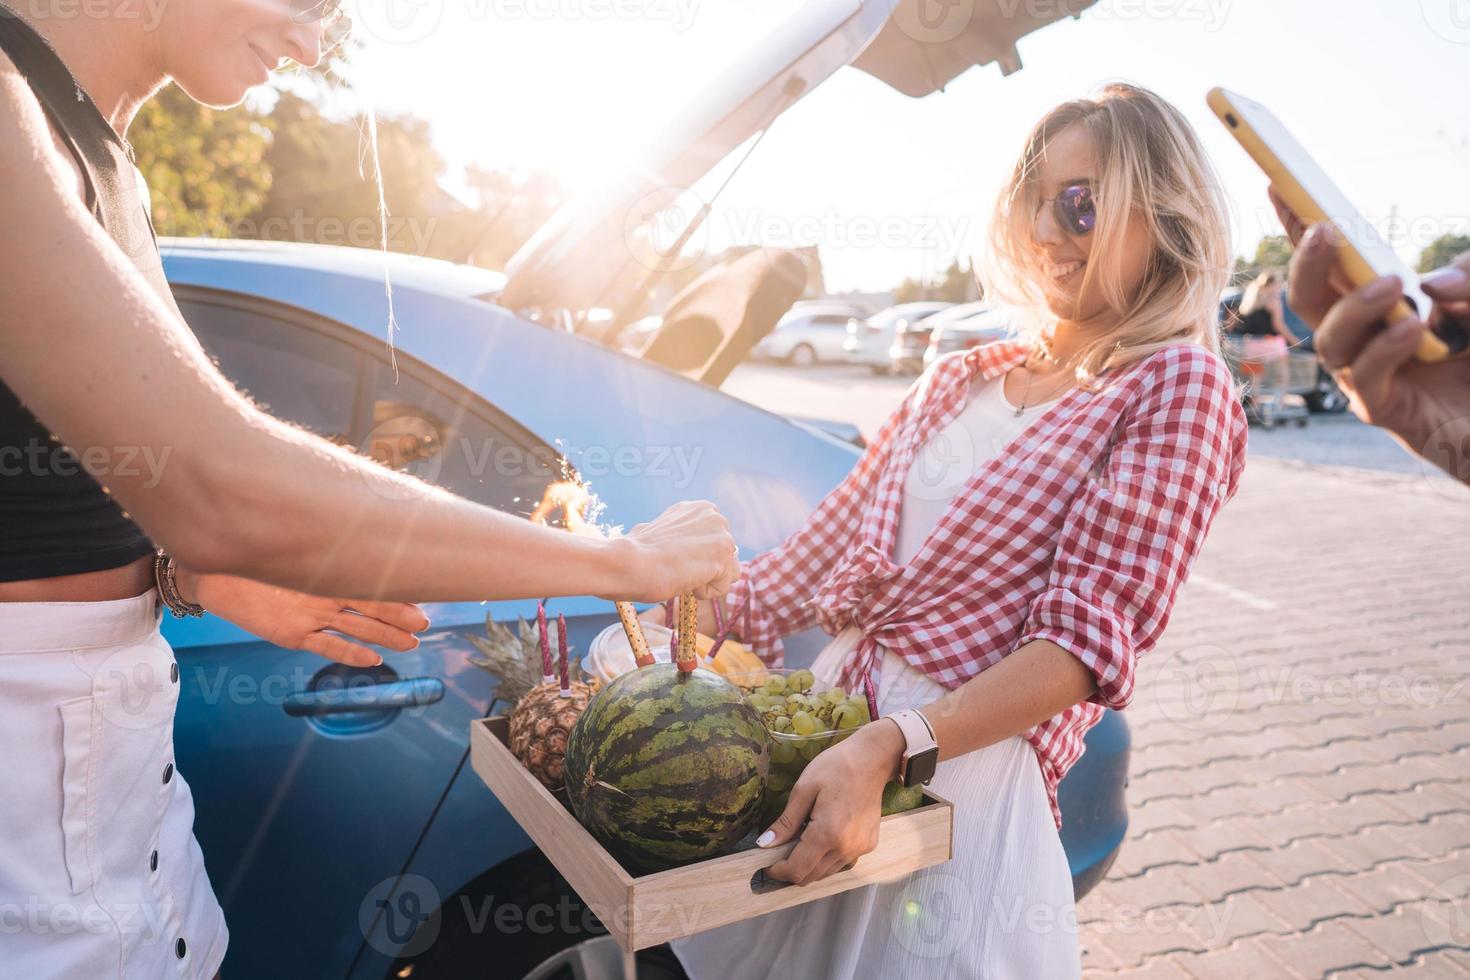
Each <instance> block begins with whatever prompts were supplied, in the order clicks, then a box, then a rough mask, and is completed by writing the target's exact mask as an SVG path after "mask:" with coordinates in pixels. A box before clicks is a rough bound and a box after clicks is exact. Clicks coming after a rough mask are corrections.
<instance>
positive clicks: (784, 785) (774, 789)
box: [766, 772, 796, 793]
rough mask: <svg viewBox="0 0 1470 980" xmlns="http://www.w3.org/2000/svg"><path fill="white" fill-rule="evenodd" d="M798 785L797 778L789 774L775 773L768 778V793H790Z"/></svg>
mask: <svg viewBox="0 0 1470 980" xmlns="http://www.w3.org/2000/svg"><path fill="white" fill-rule="evenodd" d="M795 785H796V778H795V777H794V776H792V775H791V774H790V773H787V772H773V773H771V774H770V775H769V776H767V777H766V792H768V793H789V792H791V787H793V786H795Z"/></svg>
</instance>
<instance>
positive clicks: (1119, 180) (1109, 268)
mask: <svg viewBox="0 0 1470 980" xmlns="http://www.w3.org/2000/svg"><path fill="white" fill-rule="evenodd" d="M1072 125H1080V126H1082V127H1083V128H1084V130H1085V131H1086V133H1087V135H1088V137H1089V138H1090V140H1091V143H1092V148H1093V154H1094V157H1095V159H1096V161H1097V164H1098V167H1099V173H1098V174H1097V176H1096V178H1095V179H1094V181H1093V189H1094V192H1095V195H1096V201H1097V226H1096V229H1095V230H1094V231H1093V232H1092V234H1093V235H1094V236H1095V237H1096V241H1095V242H1094V243H1093V246H1092V251H1091V258H1090V259H1089V261H1088V263H1087V265H1086V266H1085V267H1084V272H1083V275H1084V287H1085V286H1086V285H1088V284H1090V283H1091V282H1093V281H1096V282H1098V283H1099V284H1100V287H1101V291H1102V295H1103V297H1104V300H1105V302H1106V303H1107V305H1108V307H1109V309H1111V310H1112V311H1113V312H1115V313H1116V314H1117V315H1118V318H1119V322H1118V324H1117V326H1116V327H1114V328H1113V329H1111V330H1109V331H1108V332H1107V334H1106V335H1104V336H1102V337H1099V338H1098V339H1096V340H1095V341H1093V342H1091V343H1089V344H1088V345H1086V346H1085V347H1084V349H1083V350H1082V351H1081V352H1080V353H1079V357H1078V362H1077V365H1076V367H1077V376H1078V378H1079V380H1080V381H1083V382H1089V381H1091V380H1092V379H1095V378H1096V377H1097V376H1098V375H1099V374H1102V373H1103V372H1104V371H1108V370H1110V369H1113V368H1119V367H1122V366H1124V365H1127V364H1131V363H1133V362H1135V361H1137V360H1139V359H1141V358H1144V357H1147V356H1148V355H1149V354H1152V353H1153V352H1155V351H1158V350H1161V349H1163V348H1165V347H1169V346H1171V345H1174V344H1178V343H1180V342H1188V343H1195V344H1199V345H1200V346H1202V347H1205V348H1207V349H1209V350H1211V351H1214V352H1215V353H1216V354H1218V353H1219V352H1220V336H1219V327H1218V323H1217V315H1218V314H1217V311H1218V308H1219V302H1220V293H1221V292H1222V291H1223V290H1224V288H1225V285H1226V282H1227V281H1228V277H1229V274H1230V232H1229V225H1228V221H1227V218H1226V206H1225V200H1224V196H1223V195H1222V193H1221V191H1220V181H1219V179H1218V177H1217V176H1216V174H1215V170H1214V167H1213V166H1212V165H1211V163H1210V161H1209V158H1208V157H1206V155H1205V151H1204V148H1203V147H1202V146H1201V145H1200V142H1199V137H1198V136H1197V135H1196V134H1195V132H1194V129H1193V128H1192V127H1191V126H1190V125H1189V122H1188V121H1187V120H1186V119H1185V118H1184V116H1183V115H1182V114H1181V113H1180V112H1179V110H1178V109H1175V108H1174V107H1173V106H1171V105H1170V104H1169V103H1167V102H1165V101H1164V100H1163V99H1161V98H1159V96H1157V95H1155V94H1154V93H1153V92H1150V91H1149V90H1147V89H1144V88H1140V87H1138V86H1136V85H1128V84H1122V83H1117V84H1111V85H1106V86H1104V87H1102V88H1101V89H1099V90H1098V91H1097V92H1096V93H1095V94H1094V95H1093V96H1091V97H1090V98H1085V99H1076V100H1073V101H1071V102H1064V103H1063V104H1061V105H1059V106H1057V107H1056V108H1055V109H1052V110H1051V111H1050V112H1048V113H1047V114H1046V115H1045V116H1044V117H1042V119H1041V121H1040V122H1038V123H1037V124H1036V126H1035V128H1033V129H1032V131H1031V134H1030V135H1029V136H1028V137H1027V139H1026V144H1025V148H1024V149H1023V150H1022V152H1021V156H1020V159H1019V160H1017V162H1016V166H1015V169H1014V170H1013V171H1012V173H1011V176H1010V179H1009V180H1007V182H1006V185H1005V187H1003V188H1002V190H1001V193H1000V196H999V198H998V199H997V201H996V205H995V212H994V214H993V216H992V219H991V223H990V231H989V235H988V248H987V249H986V251H985V253H984V254H983V255H982V257H981V268H982V271H981V276H982V279H983V280H984V284H985V289H986V295H987V296H989V297H991V298H992V299H994V301H995V302H997V303H998V304H1000V305H1002V306H1006V307H1009V308H1010V309H1011V310H1012V311H1013V313H1014V315H1015V322H1016V327H1017V330H1018V332H1019V334H1020V337H1021V338H1022V339H1023V340H1024V341H1027V342H1029V343H1031V344H1032V346H1033V347H1034V348H1035V349H1036V350H1038V351H1040V352H1045V351H1046V349H1047V339H1048V338H1047V328H1048V326H1049V325H1050V321H1049V319H1048V317H1047V315H1046V313H1045V310H1046V304H1045V298H1044V296H1043V293H1042V291H1041V286H1040V281H1041V273H1040V269H1039V264H1040V262H1039V259H1040V255H1039V252H1038V250H1037V248H1036V246H1035V244H1034V241H1035V218H1036V214H1037V210H1038V208H1039V207H1040V204H1041V202H1040V190H1039V186H1038V183H1039V182H1038V177H1037V167H1038V164H1039V162H1040V161H1041V159H1042V157H1043V156H1044V155H1045V154H1046V150H1047V146H1048V144H1049V143H1050V142H1051V140H1052V138H1053V137H1055V136H1056V135H1057V134H1058V133H1060V132H1061V131H1062V130H1064V129H1066V128H1067V127H1069V126H1072ZM1130 215H1131V216H1133V217H1134V218H1135V219H1136V220H1140V221H1143V222H1144V223H1145V224H1146V225H1147V227H1148V232H1149V239H1150V241H1151V242H1152V243H1153V248H1152V252H1151V254H1150V256H1149V259H1148V263H1147V266H1146V269H1145V272H1144V276H1143V280H1142V282H1141V283H1140V284H1139V286H1138V288H1137V290H1136V291H1135V293H1134V295H1132V296H1129V295H1126V293H1125V289H1124V286H1123V283H1122V281H1121V280H1122V276H1121V273H1120V271H1119V253H1120V249H1121V239H1122V236H1123V230H1124V226H1125V224H1126V221H1127V218H1128V217H1129V216H1130Z"/></svg>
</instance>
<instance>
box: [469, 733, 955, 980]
mask: <svg viewBox="0 0 1470 980" xmlns="http://www.w3.org/2000/svg"><path fill="white" fill-rule="evenodd" d="M505 739H506V719H505V718H504V717H496V718H486V719H481V720H479V721H476V722H473V723H471V725H470V762H471V764H472V765H473V766H474V767H475V772H477V773H479V774H480V778H481V779H483V780H484V781H485V785H487V786H489V787H490V789H491V791H492V792H493V793H494V794H495V795H496V797H498V798H499V800H500V802H501V803H502V804H503V805H504V806H505V808H506V809H507V810H509V811H510V814H511V816H513V817H515V819H516V822H517V823H519V824H520V825H521V827H522V828H524V829H525V831H526V833H527V834H529V835H530V837H531V839H532V840H533V841H535V842H536V845H537V846H538V847H540V848H541V851H542V853H544V854H545V855H546V857H547V858H548V859H549V860H550V861H551V863H552V864H553V865H555V866H556V869H557V870H558V871H560V872H561V873H562V875H563V876H564V877H565V878H566V879H567V881H568V882H570V883H571V886H572V887H573V888H575V889H576V890H577V894H578V895H579V896H581V898H582V901H584V902H586V903H587V906H588V907H589V908H591V909H592V911H593V913H594V914H596V916H597V917H598V918H599V919H601V920H602V923H603V925H605V926H606V927H607V930H608V932H609V933H611V934H612V936H613V938H614V939H615V940H616V941H617V943H618V945H619V946H621V947H622V949H623V951H624V953H625V954H631V953H632V952H633V951H635V950H639V949H645V948H647V947H649V946H657V945H658V944H659V943H664V942H668V941H669V940H670V939H679V938H681V937H683V936H689V935H692V934H694V933H696V932H704V931H705V930H707V929H714V928H716V927H718V926H723V925H728V924H729V923H731V922H739V921H740V920H742V919H749V918H752V917H754V916H757V915H764V914H765V913H767V912H774V911H776V910H777V909H784V908H789V907H791V906H793V905H802V904H805V903H806V902H810V901H813V900H815V899H818V898H825V897H827V896H828V895H835V894H837V893H838V892H845V891H847V890H848V889H850V888H858V887H860V886H862V885H871V884H876V883H878V882H883V881H891V880H893V879H894V878H900V877H902V876H904V875H906V874H908V873H910V872H912V871H917V870H919V869H920V868H927V867H930V866H932V865H936V864H942V863H944V862H945V861H948V860H949V859H950V855H951V853H952V846H953V837H952V834H953V820H952V817H953V812H954V811H953V807H952V806H951V805H950V803H949V801H947V800H944V799H941V798H940V797H938V796H935V795H934V794H932V793H928V792H926V793H925V799H924V803H923V804H922V805H921V806H919V807H917V808H915V809H913V810H908V811H906V812H904V813H895V814H891V815H889V816H886V817H884V818H883V821H882V823H881V824H880V825H879V830H878V846H877V848H876V849H875V850H873V851H871V852H869V853H868V854H865V855H863V856H862V857H861V858H860V859H859V860H858V861H857V862H856V863H855V864H854V865H853V866H852V867H851V868H848V869H847V870H844V871H839V872H837V873H836V874H834V875H830V876H829V877H827V878H824V879H822V880H821V881H819V882H816V883H815V884H811V885H806V886H803V887H794V886H791V885H789V884H787V883H786V882H782V881H777V880H775V879H773V878H767V877H766V876H765V874H764V872H765V869H766V868H768V867H770V866H771V865H773V864H775V863H776V862H777V861H779V860H781V859H782V858H784V857H785V856H786V855H787V854H788V853H790V851H791V849H792V848H794V847H795V846H796V844H795V842H794V841H793V842H790V843H787V844H783V845H781V846H780V847H773V848H770V849H756V848H753V847H752V848H750V849H748V850H743V851H738V852H736V853H734V854H727V855H725V856H723V857H718V858H712V859H710V860H708V861H700V862H697V863H695V864H689V865H685V866H684V867H681V868H674V869H672V870H669V871H660V872H657V873H656V874H649V875H643V876H641V877H634V876H632V875H630V874H628V872H627V871H625V870H623V866H622V865H621V864H619V863H618V862H617V861H616V860H615V859H614V858H613V857H612V855H610V854H609V853H608V852H607V851H606V850H605V849H604V848H603V847H602V845H601V844H599V843H598V842H597V841H596V840H594V839H593V837H592V835H591V834H589V833H588V832H587V831H586V830H585V829H584V828H583V827H582V825H581V824H580V823H578V822H577V818H576V817H574V816H573V815H572V813H571V812H570V811H569V810H568V809H567V808H566V807H565V806H564V805H563V804H562V802H561V801H560V800H558V799H557V798H556V796H554V795H552V794H551V793H550V792H549V791H548V790H547V789H546V787H544V786H542V785H541V783H539V782H538V781H537V780H536V778H535V777H534V776H532V775H531V774H530V773H529V772H528V771H526V768H525V767H524V766H522V765H521V764H520V762H519V761H518V760H517V759H516V757H515V756H513V755H511V752H510V749H508V748H506V744H505ZM629 958H630V959H631V955H630V956H629Z"/></svg>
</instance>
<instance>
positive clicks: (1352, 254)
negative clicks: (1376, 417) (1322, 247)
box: [1207, 88, 1470, 362]
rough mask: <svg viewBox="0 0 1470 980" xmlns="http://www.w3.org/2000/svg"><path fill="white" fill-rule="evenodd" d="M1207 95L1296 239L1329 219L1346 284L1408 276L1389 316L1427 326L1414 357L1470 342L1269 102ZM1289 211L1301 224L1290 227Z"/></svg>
mask: <svg viewBox="0 0 1470 980" xmlns="http://www.w3.org/2000/svg"><path fill="white" fill-rule="evenodd" d="M1207 101H1208V102H1209V105H1210V108H1211V109H1212V110H1213V111H1214V113H1215V115H1216V116H1218V117H1219V119H1220V121H1221V122H1222V123H1224V124H1225V127H1226V128H1227V129H1228V130H1230V133H1231V135H1232V136H1234V137H1235V139H1236V141H1237V142H1239V143H1240V145H1241V146H1242V147H1243V148H1244V149H1245V151H1246V152H1247V153H1249V154H1250V156H1251V159H1253V160H1255V162H1256V164H1257V165H1258V166H1259V167H1260V168H1261V169H1262V170H1263V171H1264V172H1265V174H1266V176H1268V177H1269V178H1270V179H1271V188H1272V192H1273V195H1274V196H1275V197H1276V198H1278V199H1279V202H1280V203H1279V204H1278V207H1277V210H1278V213H1281V215H1282V221H1283V223H1284V224H1286V225H1287V230H1288V232H1294V234H1292V238H1293V241H1295V240H1297V239H1299V238H1300V237H1301V234H1302V233H1303V232H1304V231H1305V229H1306V226H1310V225H1313V224H1316V223H1317V222H1320V221H1329V222H1331V223H1332V224H1333V226H1334V227H1335V228H1336V229H1337V232H1338V234H1337V241H1336V250H1337V272H1338V273H1339V274H1340V275H1341V278H1342V281H1341V282H1340V283H1338V285H1339V287H1340V288H1341V289H1342V290H1343V291H1347V290H1350V289H1355V288H1358V287H1361V286H1365V285H1367V284H1368V283H1370V282H1372V281H1373V280H1375V279H1379V278H1381V277H1383V276H1396V277H1398V279H1399V281H1400V282H1401V283H1402V284H1403V291H1404V298H1403V299H1402V300H1400V301H1399V302H1398V303H1397V304H1395V306H1394V308H1393V309H1392V310H1391V311H1390V313H1389V315H1388V317H1387V318H1386V319H1387V320H1388V321H1389V322H1393V321H1396V320H1399V319H1403V318H1404V317H1409V316H1418V317H1419V318H1421V319H1423V320H1424V321H1425V322H1426V323H1428V324H1429V326H1430V329H1429V330H1427V331H1425V333H1424V334H1423V336H1422V337H1421V339H1420V341H1419V347H1418V349H1417V351H1416V352H1415V357H1417V358H1418V359H1419V360H1421V361H1425V362H1434V361H1440V360H1444V359H1445V358H1446V357H1448V356H1450V355H1451V354H1456V353H1459V352H1461V351H1463V350H1465V349H1466V348H1467V347H1470V331H1467V330H1466V329H1465V328H1464V324H1463V322H1460V321H1458V320H1457V319H1456V318H1454V317H1449V316H1435V317H1431V315H1430V307H1431V304H1430V298H1429V297H1428V296H1426V295H1425V294H1424V292H1423V290H1422V289H1421V288H1420V285H1419V279H1418V277H1417V276H1416V275H1415V274H1414V273H1413V272H1412V271H1410V270H1409V268H1408V267H1407V266H1406V265H1405V264H1404V263H1403V262H1402V261H1401V260H1400V259H1399V257H1398V255H1397V253H1395V252H1394V250H1393V248H1392V247H1390V246H1389V244H1388V242H1387V241H1385V240H1384V238H1383V237H1382V236H1381V235H1379V234H1378V232H1377V230H1376V229H1374V228H1373V226H1372V225H1371V224H1370V223H1369V222H1368V221H1367V219H1366V218H1364V217H1363V216H1362V214H1361V213H1360V212H1359V211H1358V210H1357V208H1355V207H1354V206H1353V204H1352V202H1351V201H1349V200H1348V198H1347V195H1345V194H1343V192H1342V191H1341V190H1339V189H1338V187H1337V185H1336V184H1334V183H1333V182H1332V180H1331V179H1330V178H1329V177H1328V176H1327V174H1326V172H1325V171H1324V170H1323V169H1322V168H1321V167H1320V166H1319V165H1318V164H1317V162H1316V161H1315V160H1313V159H1312V157H1311V155H1310V154H1308V153H1307V151H1306V150H1305V149H1304V148H1303V147H1302V146H1301V144H1300V143H1298V142H1297V141H1296V139H1295V138H1294V137H1293V136H1292V135H1291V133H1290V132H1289V131H1288V130H1287V129H1286V127H1285V126H1283V125H1282V124H1281V122H1280V121H1279V120H1277V118H1276V117H1275V116H1274V115H1272V114H1271V112H1270V110H1268V109H1267V108H1266V107H1265V106H1263V105H1261V104H1260V103H1258V102H1253V101H1251V100H1250V99H1247V98H1245V97H1244V96H1241V95H1237V94H1236V93H1234V92H1228V91H1226V90H1225V89H1222V88H1216V89H1212V90H1211V91H1210V93H1209V96H1208V98H1207ZM1289 217H1294V218H1295V219H1296V220H1297V222H1299V224H1300V226H1299V227H1296V228H1293V226H1292V224H1291V223H1290V222H1289V221H1288V218H1289Z"/></svg>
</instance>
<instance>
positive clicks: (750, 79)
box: [500, 0, 1095, 310]
mask: <svg viewBox="0 0 1470 980" xmlns="http://www.w3.org/2000/svg"><path fill="white" fill-rule="evenodd" d="M1094 2H1095V0H1052V2H1050V3H1045V4H1039V5H1038V4H1025V3H1021V2H1020V0H949V2H939V0H808V2H806V3H803V4H801V5H800V6H798V7H797V8H796V9H795V10H794V11H793V12H792V13H791V15H790V16H789V17H788V18H787V19H786V20H785V21H784V22H783V23H782V24H781V25H780V26H779V27H778V28H776V29H775V30H774V31H772V32H771V34H770V35H768V36H766V37H764V38H762V39H761V41H760V43H759V44H757V45H756V46H755V47H754V49H753V50H751V51H749V52H747V53H746V54H745V55H743V56H742V57H740V58H738V59H736V60H735V61H734V62H733V63H732V65H731V67H730V68H729V69H728V70H726V71H723V72H721V73H719V74H718V76H717V77H716V78H715V79H714V81H713V83H712V84H710V85H709V86H708V87H706V88H705V90H704V91H703V92H702V93H701V94H700V95H698V96H697V97H696V98H694V99H693V100H692V101H690V102H689V103H688V104H687V105H686V106H685V108H684V109H683V110H682V111H681V112H679V113H677V114H675V115H674V116H673V117H672V118H671V120H670V121H669V123H668V124H667V125H666V126H664V127H663V128H662V129H661V131H660V132H659V133H658V134H657V137H656V138H655V139H653V140H652V141H650V143H649V144H648V145H647V146H646V147H645V149H644V150H643V151H642V152H641V153H639V154H637V155H635V157H634V161H635V162H634V163H633V164H632V165H630V166H629V167H627V168H626V169H624V170H622V171H620V172H618V173H616V174H615V175H613V176H612V177H610V178H609V179H607V180H606V181H604V182H603V183H602V184H601V185H600V186H598V187H596V188H594V189H593V190H590V191H588V192H587V193H584V194H581V195H579V196H578V197H576V198H574V199H573V200H572V201H570V202H568V203H567V204H566V205H565V206H564V207H562V208H561V209H560V210H559V211H558V212H557V213H556V214H555V215H553V216H552V218H551V219H550V220H549V221H548V222H547V223H546V225H545V226H543V227H542V228H541V229H540V230H539V231H538V232H537V233H536V234H535V235H534V236H532V238H531V239H530V240H529V241H527V242H526V244H525V245H524V246H522V247H521V249H520V250H519V251H518V252H517V253H516V254H515V255H514V256H513V257H512V258H511V261H510V263H509V264H508V265H507V267H506V272H507V274H508V277H509V278H508V281H507V283H506V287H505V290H504V292H503V293H502V294H501V297H500V301H501V303H502V304H503V305H505V306H507V307H510V308H515V309H535V308H543V309H557V310H582V309H587V308H590V307H593V306H605V307H611V308H612V309H615V310H623V309H624V308H625V306H626V304H627V302H628V301H629V300H630V299H631V298H632V297H633V296H634V295H636V294H638V293H639V292H640V291H641V290H642V289H643V288H644V286H645V285H646V283H647V281H648V280H649V278H650V277H651V276H655V275H658V274H660V273H661V272H662V271H665V270H667V269H668V267H669V265H670V264H671V263H674V262H680V261H683V260H680V259H679V258H678V248H676V247H675V245H676V244H678V239H679V234H678V233H679V231H680V229H682V228H683V227H684V226H685V225H686V224H687V223H688V222H689V221H690V220H691V219H696V218H698V217H702V215H699V211H700V209H701V208H702V207H704V206H706V205H707V202H704V201H702V200H700V199H699V197H698V196H697V195H696V194H695V193H694V191H693V190H691V188H693V187H694V185H695V184H696V182H698V181H699V180H700V179H701V178H702V177H704V176H705V174H707V173H708V172H709V171H710V169H711V168H712V167H713V166H714V165H715V164H716V163H718V162H719V161H720V160H722V159H724V158H725V157H726V156H727V155H728V154H729V153H730V151H731V150H733V149H734V148H735V147H737V146H739V145H740V144H741V143H743V142H744V141H745V140H747V139H749V138H750V137H751V136H753V135H754V134H756V133H758V132H760V131H761V130H763V129H765V128H766V127H767V126H769V125H770V124H771V122H772V121H774V120H775V119H776V118H777V117H778V116H780V115H781V114H782V113H784V112H785V111H786V110H788V109H789V108H791V106H792V105H794V104H795V103H796V102H798V101H799V100H800V99H801V98H803V97H804V96H805V95H806V94H807V93H808V92H810V91H811V90H812V89H814V88H815V87H816V86H817V85H819V84H820V83H821V82H823V81H825V80H826V79H827V78H828V77H829V76H830V75H832V73H834V72H835V71H837V69H839V68H842V67H843V66H845V65H849V64H851V65H854V66H855V67H857V68H859V69H861V70H863V71H865V72H867V73H868V74H870V75H873V76H875V77H877V78H879V79H881V80H882V81H884V82H885V83H887V84H888V85H891V86H892V87H893V88H895V89H897V90H899V91H900V92H903V93H905V94H907V95H911V96H915V97H919V96H924V95H928V94H929V93H931V92H935V91H938V90H940V89H942V88H943V87H944V85H946V84H947V83H948V82H949V81H951V80H952V79H954V78H955V77H957V76H958V75H960V74H962V73H963V72H964V71H966V70H967V69H969V68H970V67H971V66H973V65H979V64H988V63H990V62H992V61H994V62H997V63H999V65H1000V68H1001V70H1002V71H1003V72H1005V73H1006V74H1009V73H1010V72H1013V71H1015V70H1017V69H1018V68H1019V67H1020V58H1019V56H1018V55H1017V54H1016V42H1017V40H1019V39H1020V38H1021V37H1024V36H1025V35H1027V34H1029V33H1031V32H1032V31H1034V30H1036V29H1038V28H1040V27H1044V26H1046V25H1047V24H1050V23H1052V22H1054V21H1057V20H1061V19H1062V18H1063V17H1068V16H1076V15H1077V14H1079V13H1080V12H1081V11H1082V10H1084V9H1086V8H1087V7H1089V6H1091V5H1092V4H1093V3H1094Z"/></svg>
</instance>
